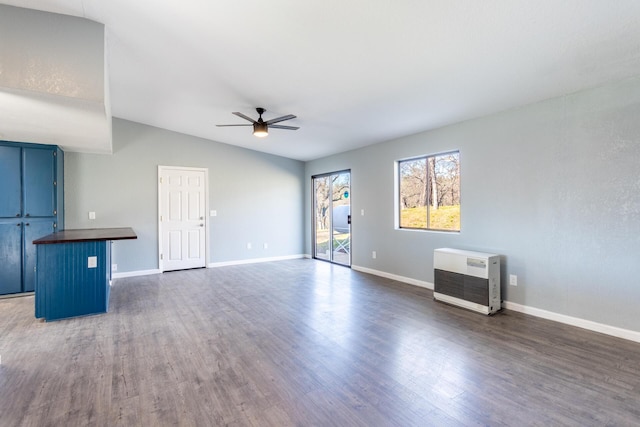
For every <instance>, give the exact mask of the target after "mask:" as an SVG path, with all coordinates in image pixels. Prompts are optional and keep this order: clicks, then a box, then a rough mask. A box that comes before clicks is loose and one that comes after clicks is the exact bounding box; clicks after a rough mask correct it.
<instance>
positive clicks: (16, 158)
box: [0, 145, 22, 218]
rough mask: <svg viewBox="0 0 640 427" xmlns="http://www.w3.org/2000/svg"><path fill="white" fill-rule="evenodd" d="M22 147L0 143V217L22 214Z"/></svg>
mask: <svg viewBox="0 0 640 427" xmlns="http://www.w3.org/2000/svg"><path fill="white" fill-rule="evenodd" d="M21 157H22V149H21V148H20V147H10V146H2V145H0V182H1V183H2V185H0V218H16V217H20V216H22V194H21V193H22V192H21V181H22V169H21V161H20V159H21Z"/></svg>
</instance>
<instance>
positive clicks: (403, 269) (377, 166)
mask: <svg viewBox="0 0 640 427" xmlns="http://www.w3.org/2000/svg"><path fill="white" fill-rule="evenodd" d="M639 118H640V78H635V79H630V80H625V81H622V82H619V83H615V84H610V85H607V86H604V87H600V88H596V89H593V90H588V91H583V92H579V93H576V94H572V95H569V96H565V97H562V98H556V99H551V100H547V101H544V102H540V103H537V104H533V105H529V106H526V107H523V108H519V109H515V110H510V111H507V112H504V113H500V114H496V115H492V116H488V117H484V118H480V119H476V120H471V121H467V122H463V123H460V124H456V125H452V126H448V127H444V128H441V129H438V130H434V131H430V132H425V133H421V134H417V135H412V136H408V137H405V138H400V139H397V140H394V141H390V142H386V143H383V144H378V145H375V146H371V147H367V148H363V149H360V150H356V151H352V152H348V153H344V154H341V155H336V156H332V157H328V158H324V159H320V160H316V161H313V162H308V163H307V165H306V179H307V186H306V188H307V189H310V188H311V184H310V177H311V175H314V174H318V173H324V172H330V171H333V170H342V169H348V168H350V169H351V171H352V203H353V212H354V216H353V229H352V231H353V264H354V265H357V266H362V267H366V268H371V269H375V270H379V271H383V272H387V273H392V274H397V275H401V276H405V277H409V278H413V279H417V280H422V281H427V282H433V259H432V258H433V255H432V254H433V249H435V248H438V247H454V248H461V249H470V250H480V251H485V252H495V253H499V254H502V255H503V262H504V263H505V267H503V274H504V275H505V276H506V275H508V274H517V275H518V286H517V287H512V286H507V285H506V284H507V281H506V280H505V277H504V276H503V280H502V281H503V283H502V289H503V297H504V299H505V300H508V301H511V302H515V303H518V304H523V305H527V306H531V307H536V308H541V309H544V310H548V311H552V312H555V313H560V314H565V315H569V316H573V317H578V318H582V319H587V320H592V321H595V322H599V323H604V324H607V325H611V326H617V327H621V328H626V329H631V330H636V331H640V317H638V315H637V313H638V303H639V302H640V287H639V286H638V284H639V281H640V279H639V277H640V262H638V261H637V255H638V254H639V253H640V235H639V234H638V230H640V178H639V177H638V176H639V175H638V170H639V164H640V120H639ZM453 149H459V150H460V158H461V174H462V178H461V188H462V213H461V216H462V226H461V228H462V230H461V232H460V233H459V234H457V233H456V234H448V233H438V232H419V231H408V230H396V229H394V222H393V221H394V188H393V187H394V161H395V160H398V159H402V158H406V157H410V156H417V155H422V154H431V153H438V152H441V151H448V150H453ZM310 197H311V195H310V192H309V190H307V193H306V201H305V203H306V204H307V205H309V206H310V203H311V200H310ZM361 209H365V213H366V215H365V216H360V210H361ZM305 214H306V220H305V224H306V228H305V229H306V234H305V236H306V244H305V248H306V251H307V253H310V252H311V234H310V231H309V230H311V222H310V212H309V210H306V211H305ZM373 250H375V251H377V259H372V258H371V251H373Z"/></svg>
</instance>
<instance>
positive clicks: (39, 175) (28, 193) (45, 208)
mask: <svg viewBox="0 0 640 427" xmlns="http://www.w3.org/2000/svg"><path fill="white" fill-rule="evenodd" d="M56 157H57V152H56V150H52V149H49V148H45V149H37V148H23V149H22V161H23V167H22V173H23V176H24V178H23V179H24V181H23V199H22V200H23V201H24V209H23V213H24V216H25V217H27V218H28V217H52V216H55V215H56V213H57V212H55V210H56V207H55V206H56V191H55V189H56V186H57V182H56V176H55V169H56Z"/></svg>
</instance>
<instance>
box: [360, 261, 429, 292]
mask: <svg viewBox="0 0 640 427" xmlns="http://www.w3.org/2000/svg"><path fill="white" fill-rule="evenodd" d="M351 269H352V270H356V271H361V272H363V273H368V274H373V275H374V276H380V277H384V278H387V279H391V280H397V281H398V282H403V283H408V284H410V285H413V286H420V287H421V288H427V289H431V290H433V283H429V282H424V281H422V280H417V279H412V278H411V277H405V276H398V275H397V274H391V273H387V272H386V271H380V270H374V269H372V268H367V267H360V266H358V265H352V266H351Z"/></svg>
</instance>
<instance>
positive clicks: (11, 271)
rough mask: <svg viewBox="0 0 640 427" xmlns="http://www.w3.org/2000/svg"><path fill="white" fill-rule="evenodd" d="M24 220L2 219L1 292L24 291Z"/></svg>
mask: <svg viewBox="0 0 640 427" xmlns="http://www.w3.org/2000/svg"><path fill="white" fill-rule="evenodd" d="M21 252H22V222H21V221H20V220H15V219H14V220H1V219H0V294H13V293H16V292H21V291H22V256H21Z"/></svg>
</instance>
